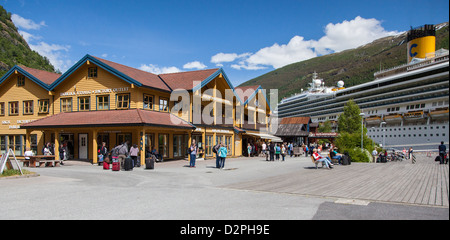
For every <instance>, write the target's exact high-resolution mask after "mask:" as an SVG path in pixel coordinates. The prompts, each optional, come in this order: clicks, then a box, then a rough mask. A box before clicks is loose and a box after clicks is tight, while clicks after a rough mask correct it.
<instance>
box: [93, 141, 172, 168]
mask: <svg viewBox="0 0 450 240" xmlns="http://www.w3.org/2000/svg"><path fill="white" fill-rule="evenodd" d="M129 146H130V142H129V141H126V142H124V143H122V144H120V145H118V146H115V147H114V148H113V149H111V151H108V148H107V146H106V142H102V145H101V146H99V147H98V150H97V153H98V159H99V161H98V163H99V165H100V163H101V162H103V160H105V159H106V158H108V159H109V156H110V155H111V156H117V159H118V161H119V162H120V165H121V166H123V163H124V161H125V158H127V157H130V158H131V160H132V161H133V167H140V166H141V162H140V161H139V160H138V156H139V147H138V146H137V144H132V145H131V147H129ZM151 155H154V156H155V157H156V159H159V161H163V157H162V155H161V154H159V153H158V151H156V148H154V147H153V148H152V150H151V151H150V150H147V151H146V152H145V158H149V157H150V156H151Z"/></svg>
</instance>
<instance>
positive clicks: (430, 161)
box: [0, 154, 449, 220]
mask: <svg viewBox="0 0 450 240" xmlns="http://www.w3.org/2000/svg"><path fill="white" fill-rule="evenodd" d="M188 165H189V162H188V161H185V160H179V161H167V162H163V163H156V165H155V169H154V170H144V169H143V168H142V167H141V168H135V169H134V170H133V171H129V172H125V171H120V172H112V171H111V170H103V169H102V167H100V166H96V165H91V164H90V163H85V162H78V161H67V162H66V164H65V165H64V166H61V167H54V168H52V167H43V168H26V169H28V170H30V171H34V172H36V173H38V174H39V176H38V177H30V178H13V179H10V178H8V179H0V202H2V203H7V204H3V207H2V209H1V210H0V219H181V220H192V219H224V220H227V219H258V220H259V219H262V220H278V219H287V220H296V219H301V220H303V219H304V220H311V219H444V220H445V219H446V220H448V219H449V185H448V184H449V175H448V174H449V167H448V165H440V164H438V163H436V162H434V157H431V158H430V157H427V156H426V155H425V154H417V163H416V164H411V162H407V161H402V162H388V163H376V164H374V163H352V164H351V165H350V166H335V168H334V169H332V170H327V169H315V167H314V165H313V163H312V162H311V159H310V158H309V157H295V158H290V157H287V158H286V161H285V162H277V161H275V162H267V161H265V159H263V158H257V157H254V158H245V157H241V158H229V159H227V160H226V164H225V169H221V170H220V169H216V168H215V160H206V161H197V166H196V168H189V167H187V166H188Z"/></svg>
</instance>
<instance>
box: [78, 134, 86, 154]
mask: <svg viewBox="0 0 450 240" xmlns="http://www.w3.org/2000/svg"><path fill="white" fill-rule="evenodd" d="M78 158H79V159H87V158H88V135H87V134H86V133H82V134H78Z"/></svg>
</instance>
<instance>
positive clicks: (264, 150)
mask: <svg viewBox="0 0 450 240" xmlns="http://www.w3.org/2000/svg"><path fill="white" fill-rule="evenodd" d="M261 147H262V153H263V154H264V156H265V157H266V161H269V159H268V155H267V145H266V142H263V144H262V146H261Z"/></svg>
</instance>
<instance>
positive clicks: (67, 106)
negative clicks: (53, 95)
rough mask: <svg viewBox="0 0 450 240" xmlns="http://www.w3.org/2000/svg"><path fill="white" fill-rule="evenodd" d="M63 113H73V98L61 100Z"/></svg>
mask: <svg viewBox="0 0 450 240" xmlns="http://www.w3.org/2000/svg"><path fill="white" fill-rule="evenodd" d="M61 112H72V98H61Z"/></svg>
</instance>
